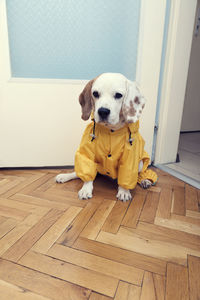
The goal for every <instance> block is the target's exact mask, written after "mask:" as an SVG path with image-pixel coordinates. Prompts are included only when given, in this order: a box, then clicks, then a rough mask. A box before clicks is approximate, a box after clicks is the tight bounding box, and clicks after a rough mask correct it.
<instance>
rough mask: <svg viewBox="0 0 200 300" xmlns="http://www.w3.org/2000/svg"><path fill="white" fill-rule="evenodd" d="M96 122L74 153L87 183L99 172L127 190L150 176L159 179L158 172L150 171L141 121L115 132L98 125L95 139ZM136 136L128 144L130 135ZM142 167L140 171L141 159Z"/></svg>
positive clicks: (82, 177) (76, 168) (78, 172)
mask: <svg viewBox="0 0 200 300" xmlns="http://www.w3.org/2000/svg"><path fill="white" fill-rule="evenodd" d="M93 127H94V123H90V124H89V125H88V126H87V127H86V129H85V132H84V134H83V137H82V140H81V144H80V146H79V148H78V150H77V152H76V156H75V172H76V174H77V176H78V177H80V178H81V179H82V180H83V181H84V182H85V181H93V180H94V179H95V177H96V175H97V172H99V173H101V174H104V175H108V176H110V177H112V178H113V179H116V178H117V180H118V184H119V185H120V186H122V187H123V188H125V189H133V188H134V187H135V186H136V184H137V182H138V183H141V181H142V180H143V179H149V180H151V181H152V182H153V183H155V182H156V181H157V175H156V173H155V172H153V171H152V170H149V169H148V170H147V167H148V165H149V163H150V158H149V155H148V154H147V153H146V152H145V151H144V144H145V143H144V140H143V138H142V137H141V135H140V133H139V132H138V129H139V121H138V122H136V123H131V124H127V125H125V126H124V127H123V128H121V129H119V130H116V131H114V132H112V131H111V130H109V129H108V128H106V127H105V126H103V125H100V124H96V126H95V139H94V140H93V141H91V140H92V136H91V135H92V134H93ZM130 132H131V138H132V139H133V142H132V146H131V145H130V143H129V134H130ZM140 160H143V163H144V165H143V169H142V171H141V172H140V173H139V174H138V165H139V161H140Z"/></svg>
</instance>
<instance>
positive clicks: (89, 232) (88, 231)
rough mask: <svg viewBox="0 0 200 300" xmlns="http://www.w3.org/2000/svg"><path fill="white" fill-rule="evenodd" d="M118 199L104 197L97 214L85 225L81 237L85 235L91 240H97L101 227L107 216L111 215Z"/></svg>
mask: <svg viewBox="0 0 200 300" xmlns="http://www.w3.org/2000/svg"><path fill="white" fill-rule="evenodd" d="M115 203H116V201H111V200H106V199H104V200H103V201H102V203H101V204H100V206H99V207H98V209H97V210H96V212H95V214H94V215H93V216H92V218H91V219H90V221H89V222H88V224H87V225H86V226H85V228H84V229H83V231H82V232H81V235H80V236H81V237H85V238H88V239H91V240H95V239H96V237H97V235H98V233H99V231H100V230H101V227H102V226H103V224H104V223H105V221H106V219H107V217H108V216H109V214H110V212H111V210H112V209H113V207H114V205H115Z"/></svg>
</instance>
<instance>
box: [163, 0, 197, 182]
mask: <svg viewBox="0 0 200 300" xmlns="http://www.w3.org/2000/svg"><path fill="white" fill-rule="evenodd" d="M165 166H166V167H168V168H170V169H171V170H173V171H175V172H178V173H179V174H181V175H182V176H183V177H182V178H183V179H184V181H187V182H188V183H190V184H193V185H195V186H200V0H199V1H198V3H197V8H196V16H195V22H194V30H193V37H192V47H191V53H190V62H189V70H188V76H187V84H186V90H185V98H184V107H183V114H182V121H181V128H180V135H179V144H178V151H177V158H176V162H175V163H169V164H166V165H165ZM192 182H193V183H192ZM195 183H196V184H195Z"/></svg>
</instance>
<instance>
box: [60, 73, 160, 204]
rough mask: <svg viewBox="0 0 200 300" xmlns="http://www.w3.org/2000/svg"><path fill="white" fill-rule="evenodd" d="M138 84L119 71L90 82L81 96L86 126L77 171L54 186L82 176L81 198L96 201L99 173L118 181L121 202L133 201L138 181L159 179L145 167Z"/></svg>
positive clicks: (146, 158) (142, 103) (145, 183)
mask: <svg viewBox="0 0 200 300" xmlns="http://www.w3.org/2000/svg"><path fill="white" fill-rule="evenodd" d="M145 102H146V101H145V98H144V97H143V96H142V95H141V93H140V90H139V87H138V85H137V83H136V82H132V81H130V80H128V79H127V78H126V77H125V76H124V75H122V74H120V73H103V74H101V75H99V76H98V77H96V78H95V79H92V80H91V81H89V82H88V83H87V85H86V86H85V88H84V89H83V91H82V93H81V94H80V96H79V103H80V105H81V109H82V119H83V120H88V119H89V118H90V116H91V119H92V122H91V123H90V124H89V125H88V126H87V127H86V129H85V132H84V134H83V137H82V140H81V144H80V146H79V148H78V150H77V152H76V155H75V172H73V173H68V174H60V175H57V176H56V182H58V183H64V182H66V181H69V180H72V179H75V178H81V179H82V181H83V182H84V184H83V186H82V188H81V190H80V191H79V192H78V197H79V198H80V199H89V198H92V192H93V181H94V179H95V177H96V175H97V172H98V173H101V174H103V175H107V176H110V177H111V178H113V179H117V181H118V193H117V195H116V197H117V199H119V200H121V201H124V202H125V201H128V200H131V199H132V196H131V192H130V190H131V189H134V188H135V186H136V184H137V183H139V184H140V185H141V187H142V188H145V189H146V188H149V187H150V186H151V185H152V184H155V183H156V181H157V175H156V173H155V172H154V171H152V170H151V169H147V167H148V165H149V163H150V158H149V155H148V154H147V153H146V152H145V150H144V140H143V138H142V137H141V135H140V133H139V131H138V130H139V121H138V120H139V118H140V116H141V113H142V110H143V108H144V106H145Z"/></svg>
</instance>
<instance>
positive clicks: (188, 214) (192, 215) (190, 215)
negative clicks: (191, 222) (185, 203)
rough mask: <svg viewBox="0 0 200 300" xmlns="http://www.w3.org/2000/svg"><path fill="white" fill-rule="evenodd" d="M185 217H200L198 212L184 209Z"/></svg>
mask: <svg viewBox="0 0 200 300" xmlns="http://www.w3.org/2000/svg"><path fill="white" fill-rule="evenodd" d="M186 217H191V218H194V219H200V212H199V211H194V210H186Z"/></svg>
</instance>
